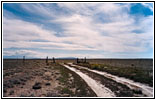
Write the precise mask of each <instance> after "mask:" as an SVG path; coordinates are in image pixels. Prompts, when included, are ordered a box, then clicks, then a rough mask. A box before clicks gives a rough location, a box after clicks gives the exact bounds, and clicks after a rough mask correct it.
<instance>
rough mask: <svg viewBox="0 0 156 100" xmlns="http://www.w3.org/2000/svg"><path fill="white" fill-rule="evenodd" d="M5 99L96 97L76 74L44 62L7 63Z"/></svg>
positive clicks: (4, 79) (10, 61) (4, 70)
mask: <svg viewBox="0 0 156 100" xmlns="http://www.w3.org/2000/svg"><path fill="white" fill-rule="evenodd" d="M3 63H4V66H3V95H4V97H70V96H72V97H94V96H96V94H95V93H94V92H93V91H92V90H91V89H90V87H89V86H88V85H87V84H86V83H85V82H84V80H82V79H81V78H80V77H79V76H78V75H77V74H75V73H74V72H72V71H70V70H68V69H66V68H65V67H63V66H61V65H60V64H58V63H51V62H49V64H48V65H47V64H46V63H45V60H26V61H25V63H23V62H22V60H18V61H16V60H4V62H3Z"/></svg>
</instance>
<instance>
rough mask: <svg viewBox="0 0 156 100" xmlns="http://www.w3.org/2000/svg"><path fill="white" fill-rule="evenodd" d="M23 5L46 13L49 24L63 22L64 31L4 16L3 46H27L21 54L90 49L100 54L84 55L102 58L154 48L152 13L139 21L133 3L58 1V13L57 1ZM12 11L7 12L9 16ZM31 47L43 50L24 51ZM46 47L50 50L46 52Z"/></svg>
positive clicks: (27, 8)
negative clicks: (105, 55) (132, 13)
mask: <svg viewBox="0 0 156 100" xmlns="http://www.w3.org/2000/svg"><path fill="white" fill-rule="evenodd" d="M145 5H146V4H145ZM146 6H147V5H146ZM21 7H22V9H24V10H25V11H27V12H29V13H36V14H40V15H43V16H45V18H47V19H46V20H48V23H49V24H54V25H55V24H57V25H60V29H61V30H63V31H59V28H58V29H57V30H56V29H53V28H51V29H50V30H49V29H48V28H46V25H45V24H42V23H40V24H39V23H35V22H32V21H29V22H28V21H27V20H22V19H18V17H14V18H10V17H9V18H8V16H4V17H3V48H6V49H9V48H24V51H22V50H19V51H18V50H17V51H18V52H19V53H21V54H26V52H27V53H28V54H30V55H34V56H36V57H39V56H42V57H44V56H46V55H48V54H49V55H55V56H56V57H60V56H62V57H63V56H69V55H70V56H79V57H82V56H84V54H81V53H75V54H66V53H65V52H64V53H60V54H58V53H53V52H52V51H53V50H54V49H57V50H58V51H60V50H69V51H72V50H73V51H80V50H82V51H85V50H89V51H95V52H97V53H96V54H94V55H93V56H91V53H90V54H89V53H88V54H87V53H86V54H85V55H87V56H89V55H90V57H94V56H96V57H102V56H104V54H98V52H99V51H102V52H106V53H122V52H124V53H136V52H146V51H148V50H149V49H151V48H153V16H146V17H145V16H141V17H139V18H138V20H136V18H134V15H131V14H129V10H130V7H131V5H130V4H115V3H77V4H76V3H58V4H57V5H55V7H58V8H59V9H60V10H59V12H58V13H57V10H56V9H52V8H55V7H54V4H31V5H30V4H29V5H27V4H22V5H21ZM39 8H41V10H39ZM32 9H33V10H32ZM62 9H63V10H62ZM50 10H52V11H50ZM66 12H69V13H66ZM10 13H11V12H9V11H7V13H6V15H7V14H10ZM11 14H12V13H11ZM14 16H16V15H14ZM36 17H37V16H36ZM41 20H43V19H42V18H41ZM49 28H50V27H49ZM57 34H60V36H57ZM32 48H38V49H41V50H43V52H39V51H33V50H25V49H32ZM44 50H49V51H51V52H50V53H46V51H44ZM17 51H9V52H8V51H5V52H4V53H5V55H13V53H12V52H14V54H15V52H17ZM43 55H44V56H43ZM122 55H124V54H122Z"/></svg>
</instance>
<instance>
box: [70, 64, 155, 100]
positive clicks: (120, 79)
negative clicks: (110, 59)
mask: <svg viewBox="0 0 156 100" xmlns="http://www.w3.org/2000/svg"><path fill="white" fill-rule="evenodd" d="M68 64H70V65H71V66H75V67H79V68H82V69H86V70H88V71H91V72H94V73H97V74H99V75H103V76H104V77H107V78H110V79H112V80H114V81H116V82H118V83H121V84H124V85H127V86H128V87H129V88H131V89H140V90H141V91H142V92H143V94H145V95H147V96H148V97H152V96H153V87H150V86H148V85H146V84H143V83H139V82H134V81H133V80H130V79H126V78H123V77H118V76H115V75H111V74H109V73H107V72H102V71H97V70H91V69H89V68H86V67H83V66H78V65H74V64H72V63H68Z"/></svg>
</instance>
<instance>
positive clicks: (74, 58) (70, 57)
mask: <svg viewBox="0 0 156 100" xmlns="http://www.w3.org/2000/svg"><path fill="white" fill-rule="evenodd" d="M56 59H77V58H75V57H60V58H56Z"/></svg>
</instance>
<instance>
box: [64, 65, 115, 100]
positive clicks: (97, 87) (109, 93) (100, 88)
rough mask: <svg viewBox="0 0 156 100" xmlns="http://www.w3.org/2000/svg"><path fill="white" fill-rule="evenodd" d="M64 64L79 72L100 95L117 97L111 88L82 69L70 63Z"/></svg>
mask: <svg viewBox="0 0 156 100" xmlns="http://www.w3.org/2000/svg"><path fill="white" fill-rule="evenodd" d="M63 66H64V67H66V68H68V69H69V70H71V71H73V72H75V73H77V74H78V75H79V76H80V77H81V78H82V79H83V80H84V81H85V82H86V83H87V84H88V85H89V86H90V88H91V89H92V90H93V91H94V92H95V93H96V95H97V96H98V97H115V94H114V93H113V92H112V91H111V90H110V89H108V88H106V87H105V86H104V85H102V84H100V82H97V81H96V80H94V79H92V78H91V77H89V76H88V75H86V74H84V73H82V72H81V71H80V70H77V69H75V68H73V67H70V66H68V65H63Z"/></svg>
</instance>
